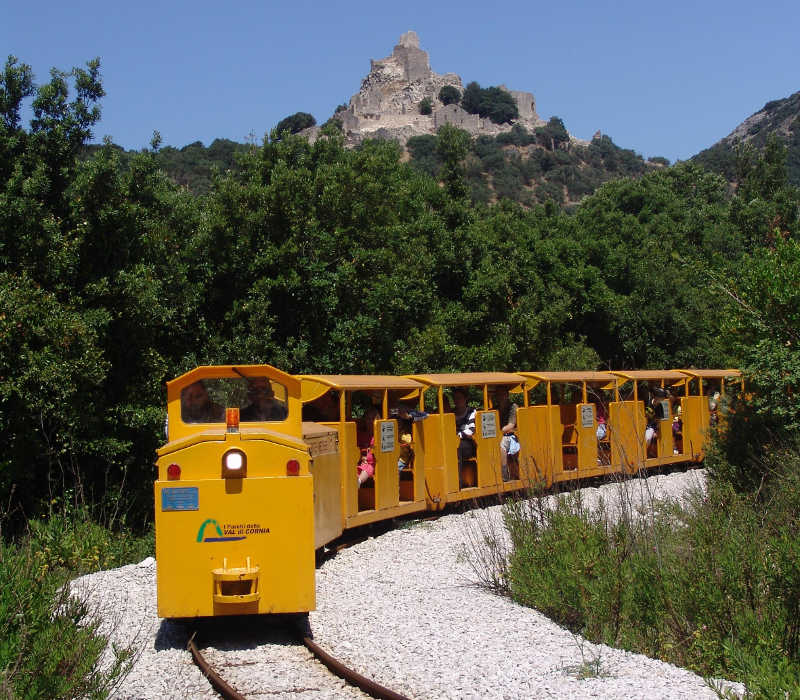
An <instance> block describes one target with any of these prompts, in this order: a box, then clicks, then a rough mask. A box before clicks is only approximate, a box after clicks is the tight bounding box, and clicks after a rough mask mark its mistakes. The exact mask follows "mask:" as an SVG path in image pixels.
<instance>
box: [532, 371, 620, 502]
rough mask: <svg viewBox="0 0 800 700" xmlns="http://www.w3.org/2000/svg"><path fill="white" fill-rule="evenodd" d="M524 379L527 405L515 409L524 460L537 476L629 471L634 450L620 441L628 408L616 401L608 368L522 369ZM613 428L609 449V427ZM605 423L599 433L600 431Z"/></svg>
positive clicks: (544, 479)
mask: <svg viewBox="0 0 800 700" xmlns="http://www.w3.org/2000/svg"><path fill="white" fill-rule="evenodd" d="M519 374H520V375H521V376H523V377H524V378H525V380H526V382H527V386H528V389H529V391H528V392H526V396H525V406H524V408H522V409H520V410H519V411H518V412H517V416H518V420H519V423H520V430H521V432H522V435H523V437H522V453H521V454H522V461H523V462H524V463H525V464H527V465H529V466H528V471H529V472H531V473H532V474H535V475H536V478H537V479H538V480H541V481H542V482H544V483H546V485H547V486H551V485H552V484H553V483H556V482H559V481H567V480H570V479H581V478H586V477H591V476H598V475H601V474H608V473H613V472H623V471H630V467H629V466H628V463H627V462H626V460H625V459H624V458H623V457H624V456H625V455H627V454H632V453H633V450H629V449H628V446H627V445H626V444H624V443H623V442H622V441H621V438H622V436H623V435H626V434H627V433H628V432H629V431H628V430H627V429H626V425H627V423H629V422H630V421H631V420H632V415H633V414H632V412H629V411H626V410H624V404H623V403H622V402H620V396H619V391H618V382H619V380H618V378H617V377H616V376H614V375H613V374H611V373H610V372H520V373H519ZM612 424H613V425H614V426H616V427H615V430H614V431H613V435H614V440H613V445H614V448H613V449H612V431H611V429H610V426H611V425H612ZM601 425H602V426H603V429H602V433H600V431H599V430H598V428H599V426H601Z"/></svg>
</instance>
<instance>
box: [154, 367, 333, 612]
mask: <svg viewBox="0 0 800 700" xmlns="http://www.w3.org/2000/svg"><path fill="white" fill-rule="evenodd" d="M167 400H168V409H167V411H168V422H167V426H168V428H167V433H168V436H167V440H168V441H167V444H166V445H164V446H163V447H162V448H161V449H160V450H159V451H158V460H157V467H158V480H157V481H156V483H155V521H156V559H157V585H158V614H159V616H160V617H167V618H174V617H199V616H216V615H241V614H255V613H285V612H292V613H294V612H307V611H309V610H312V609H313V608H314V547H315V537H314V493H313V479H312V475H311V456H310V454H309V445H308V443H307V442H305V441H304V440H303V428H302V423H301V402H300V383H299V381H298V380H297V379H295V378H294V377H292V376H290V375H288V374H286V373H284V372H281V371H280V370H277V369H275V368H274V367H270V366H268V365H248V366H220V367H198V368H196V369H194V370H192V371H191V372H188V373H187V374H184V375H183V376H181V377H179V378H177V379H175V380H173V381H171V382H169V383H168V384H167ZM314 439H315V440H316V441H317V443H320V444H322V445H323V447H322V449H321V451H322V452H323V453H324V452H325V451H326V449H325V447H324V443H325V440H326V439H327V440H331V441H333V442H334V443H335V434H333V435H316V436H315V437H314ZM329 448H330V449H329V450H328V451H335V444H332V445H330V446H329Z"/></svg>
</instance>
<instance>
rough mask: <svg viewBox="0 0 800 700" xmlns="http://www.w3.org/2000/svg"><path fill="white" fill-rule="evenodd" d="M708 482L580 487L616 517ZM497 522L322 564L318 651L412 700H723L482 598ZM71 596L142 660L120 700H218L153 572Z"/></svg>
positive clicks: (496, 599) (407, 535)
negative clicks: (480, 573) (484, 565)
mask: <svg viewBox="0 0 800 700" xmlns="http://www.w3.org/2000/svg"><path fill="white" fill-rule="evenodd" d="M704 478H705V474H704V472H703V471H701V470H695V471H689V472H685V473H677V472H676V473H673V474H670V475H666V476H653V477H650V478H648V479H636V480H632V481H629V482H625V487H624V489H621V488H620V486H619V485H615V484H609V485H604V486H601V487H599V488H589V489H583V491H582V496H584V497H585V499H586V501H585V502H586V503H587V504H591V503H596V502H597V500H598V499H599V498H600V497H602V498H603V499H604V501H605V502H606V503H608V504H610V506H611V507H612V508H613V507H614V504H617V505H618V504H619V503H623V504H628V505H629V506H631V507H632V508H633V511H634V512H639V513H643V512H645V509H644V508H641V507H639V506H638V504H639V503H640V502H649V500H650V499H651V498H652V497H654V496H655V497H659V498H670V499H677V500H680V499H682V498H683V497H684V494H686V493H687V491H688V490H690V489H693V488H698V487H702V486H703V484H704ZM499 515H500V509H499V507H492V508H487V509H484V510H480V511H470V512H467V513H464V514H459V515H448V516H444V517H442V518H440V519H439V520H436V521H427V522H426V521H422V522H418V523H416V524H412V525H411V526H406V527H401V528H400V529H396V530H392V531H390V532H387V533H386V534H383V535H381V536H380V537H376V538H372V539H369V540H366V541H365V542H362V543H360V544H359V545H356V546H354V547H351V548H349V549H346V550H343V551H342V552H340V553H339V554H337V555H336V556H335V557H333V558H332V559H330V560H328V561H326V562H325V563H324V564H323V565H322V567H321V568H320V569H319V570H318V571H317V611H316V612H313V613H311V615H310V625H311V629H312V631H313V635H314V639H315V641H316V642H317V643H318V644H320V645H321V646H323V647H324V648H325V649H326V650H327V651H329V652H330V653H331V654H333V655H334V656H336V657H337V658H338V659H340V660H341V661H343V662H344V663H346V664H347V665H349V666H351V667H352V668H354V669H355V670H357V671H359V672H360V673H362V674H364V675H366V676H368V677H370V678H373V679H374V680H376V681H377V682H378V683H381V684H382V685H384V686H386V687H388V688H391V689H392V690H395V691H397V692H400V693H403V694H406V695H408V696H409V697H411V698H480V699H481V700H486V699H488V698H520V697H553V698H626V699H629V698H647V699H651V698H676V699H677V698H686V699H687V700H688V699H689V698H691V699H693V700H694V699H695V698H715V697H717V695H716V693H715V692H713V690H712V689H711V688H710V687H709V686H708V685H707V684H706V683H705V681H704V680H703V679H702V678H700V677H699V676H697V675H695V674H693V673H691V672H689V671H686V670H684V669H680V668H677V667H675V666H672V665H669V664H665V663H662V662H660V661H655V660H653V659H649V658H647V657H645V656H641V655H638V654H631V653H628V652H624V651H620V650H617V649H613V648H611V647H606V646H603V645H595V644H591V643H590V642H586V641H585V640H583V639H581V638H580V637H577V636H575V635H573V634H571V633H570V632H568V631H566V630H564V629H562V628H561V627H559V626H558V625H556V624H555V623H553V622H552V621H550V620H549V619H548V618H546V617H544V616H543V615H541V614H539V613H537V612H536V611H534V610H531V609H529V608H524V607H521V606H519V605H517V604H515V603H513V602H512V601H511V600H509V599H507V598H504V597H500V596H497V595H494V594H492V593H490V592H488V591H486V590H484V589H482V588H480V587H478V586H477V585H476V574H475V572H474V570H473V568H472V566H471V565H470V562H469V556H466V555H465V545H466V551H468V550H469V546H468V545H469V542H470V541H473V540H474V539H475V537H476V534H477V535H478V536H479V537H480V536H481V534H482V533H484V532H485V531H486V530H487V529H496V528H497V527H498V523H499V520H498V518H499ZM74 587H75V589H76V590H78V591H82V592H83V593H84V594H85V595H86V597H87V598H88V599H89V602H90V603H92V604H95V605H97V606H98V608H99V610H100V614H101V615H102V618H103V627H102V631H104V632H105V633H106V634H109V635H110V636H111V638H112V639H113V640H114V641H115V642H116V643H117V644H132V645H134V646H135V647H136V648H137V649H138V650H139V655H138V658H137V661H136V664H135V665H134V668H133V670H132V672H131V673H130V675H129V676H128V677H127V678H126V679H125V680H124V681H123V683H122V684H121V686H120V687H119V688H118V689H117V691H116V694H115V697H118V698H172V697H175V698H177V697H199V698H202V697H214V693H213V692H211V690H210V689H209V686H208V683H207V682H206V680H205V679H204V678H203V676H202V675H201V674H200V672H199V671H198V670H197V669H196V668H195V667H194V666H193V665H192V662H191V659H190V657H189V655H188V653H187V652H185V651H184V649H185V643H186V635H187V634H188V630H187V628H186V627H185V626H183V625H180V624H175V623H169V622H162V621H159V620H158V619H157V618H156V604H155V565H154V562H153V561H152V560H145V561H144V562H142V563H141V564H138V565H133V566H126V567H122V568H120V569H115V570H113V571H103V572H99V573H96V574H91V575H89V576H85V577H83V578H82V579H78V580H76V581H75V582H74ZM262 643H264V640H257V641H256V642H252V641H249V642H248V641H246V640H244V639H243V640H242V642H241V644H239V650H240V652H241V651H242V650H244V649H245V648H247V649H248V652H247V653H248V654H249V649H250V648H252V647H254V646H258V645H259V644H262ZM265 675H269V676H270V677H271V678H272V679H273V681H270V680H269V679H268V678H266V677H265V678H264V679H263V683H264V685H262V681H259V682H258V683H256V684H251V683H249V682H248V685H247V691H248V694H251V696H257V695H262V694H264V695H266V694H269V695H271V696H273V697H284V696H290V693H289V692H288V688H287V685H286V684H285V683H283V685H281V686H279V685H278V683H277V680H276V674H274V673H273V674H271V675H270V674H265ZM278 675H280V674H278ZM585 676H588V677H585ZM284 680H285V679H284ZM314 683H316V681H315V682H314ZM312 685H313V684H312ZM293 687H295V688H297V689H298V690H299V689H300V687H299V686H293ZM306 687H308V686H306ZM729 687H731V688H732V689H733V690H735V691H737V692H739V693H741V691H742V688H741V686H738V685H736V684H730V685H729ZM315 688H316V686H315ZM349 690H351V689H345V688H340V690H339V691H338V692H340V693H342V695H337V694H336V693H337V691H335V690H331V691H330V692H332V693H333V694H331V695H326V693H327V692H328V691H327V690H320V692H321V693H323V694H322V695H318V696H317V697H343V696H346V695H345V694H346V693H347V692H348V691H349ZM300 694H302V695H303V696H305V695H306V693H305V692H301V693H300ZM352 697H356V696H355V695H352Z"/></svg>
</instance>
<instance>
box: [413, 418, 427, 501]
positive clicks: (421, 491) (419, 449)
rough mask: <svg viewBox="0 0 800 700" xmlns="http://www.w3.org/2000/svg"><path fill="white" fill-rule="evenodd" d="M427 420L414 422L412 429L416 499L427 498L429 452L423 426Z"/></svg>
mask: <svg viewBox="0 0 800 700" xmlns="http://www.w3.org/2000/svg"><path fill="white" fill-rule="evenodd" d="M426 421H427V419H426V420H425V421H422V422H421V423H414V425H413V427H412V429H411V431H412V435H413V437H414V500H415V501H421V500H422V499H423V498H425V473H426V466H425V464H426V461H427V457H426V455H427V454H428V452H427V443H426V435H425V431H424V430H423V428H422V426H423V425H424V424H425V422H426Z"/></svg>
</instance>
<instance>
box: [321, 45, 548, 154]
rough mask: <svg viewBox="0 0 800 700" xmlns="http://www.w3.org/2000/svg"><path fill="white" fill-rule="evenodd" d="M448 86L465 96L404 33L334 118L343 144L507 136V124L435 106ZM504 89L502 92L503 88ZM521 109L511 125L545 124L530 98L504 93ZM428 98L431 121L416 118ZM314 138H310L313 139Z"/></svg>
mask: <svg viewBox="0 0 800 700" xmlns="http://www.w3.org/2000/svg"><path fill="white" fill-rule="evenodd" d="M445 85H452V86H453V87H456V88H458V90H459V91H460V92H463V90H464V87H463V85H462V83H461V78H460V77H459V76H458V75H456V74H455V73H445V74H443V75H440V74H438V73H434V72H433V71H432V70H431V67H430V62H429V60H428V54H427V52H426V51H423V50H422V49H420V48H419V37H418V36H417V34H416V32H413V31H410V32H406V33H405V34H403V35H402V36H401V37H400V41H399V42H398V43H397V46H395V47H394V50H393V51H392V54H391V56H387V57H386V58H381V59H379V60H373V61H371V66H370V71H369V75H367V77H366V78H364V80H363V81H362V83H361V89H360V90H359V91H358V93H357V94H355V95H353V97H351V98H350V104H349V105H348V106H347V109H345V110H343V111H340V112H338V113H337V115H336V117H337V118H338V119H339V120H341V122H342V128H343V130H344V133H345V137H346V139H347V142H348V143H349V144H351V145H355V144H357V143H359V142H360V141H361V140H362V139H364V138H384V139H394V140H396V141H399V142H400V143H402V144H405V142H406V141H407V140H408V139H409V138H410V137H412V136H418V135H422V134H435V133H436V131H437V129H439V127H441V126H442V125H444V124H452V125H453V126H457V127H458V128H460V129H464V130H465V131H468V132H469V133H471V134H473V135H479V134H491V135H495V134H499V133H501V132H503V131H509V130H510V129H511V128H512V125H511V124H494V123H493V122H491V121H490V120H489V119H481V117H480V116H478V115H477V114H469V113H467V112H465V111H464V110H463V109H462V108H461V107H460V106H458V105H455V104H450V105H444V104H442V103H441V102H440V101H439V91H440V90H441V89H442V88H443V87H444V86H445ZM501 87H504V86H501ZM508 92H509V93H510V94H511V95H512V96H513V98H514V100H515V101H516V103H517V108H518V109H519V114H520V117H519V119H518V120H516V121H515V123H517V124H521V125H522V126H524V127H526V128H527V129H533V128H534V127H536V126H540V125H542V124H543V123H544V122H543V121H542V120H540V119H539V116H538V115H537V114H536V102H535V100H534V98H533V95H532V94H531V93H529V92H519V91H516V90H508ZM425 98H428V99H429V100H430V101H431V104H432V107H433V108H432V112H431V114H430V115H423V114H420V112H419V106H420V102H422V100H424V99H425ZM314 135H315V134H311V133H310V134H309V136H312V138H313V136H314Z"/></svg>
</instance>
